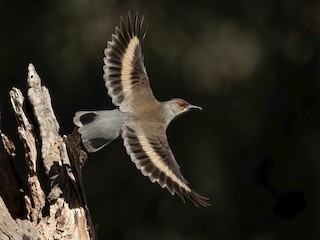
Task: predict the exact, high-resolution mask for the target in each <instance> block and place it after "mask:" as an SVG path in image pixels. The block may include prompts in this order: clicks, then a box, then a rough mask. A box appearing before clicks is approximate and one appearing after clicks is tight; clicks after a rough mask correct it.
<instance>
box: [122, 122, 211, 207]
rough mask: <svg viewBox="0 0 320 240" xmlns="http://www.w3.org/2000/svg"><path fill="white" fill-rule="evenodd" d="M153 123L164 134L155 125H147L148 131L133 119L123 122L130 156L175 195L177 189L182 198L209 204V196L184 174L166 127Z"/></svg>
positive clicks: (126, 145)
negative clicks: (171, 145)
mask: <svg viewBox="0 0 320 240" xmlns="http://www.w3.org/2000/svg"><path fill="white" fill-rule="evenodd" d="M125 122H126V121H125ZM154 127H155V128H157V129H154V130H155V132H158V133H159V130H160V132H161V133H162V134H152V132H153V131H152V130H153V129H149V128H148V129H149V131H147V130H146V128H145V127H144V126H140V125H139V123H138V124H137V123H133V122H132V121H127V123H125V124H124V125H123V127H122V130H123V132H122V138H123V139H124V145H125V147H126V150H127V153H128V154H129V155H130V157H131V160H132V161H133V162H134V163H135V164H136V167H137V168H138V169H140V170H141V172H142V174H143V175H145V176H148V177H149V178H150V180H151V181H152V182H156V181H157V182H158V183H159V185H160V186H161V187H163V188H164V187H166V188H167V189H168V190H169V192H170V193H171V194H172V195H174V194H175V193H176V194H177V195H178V196H179V197H180V198H181V199H182V200H183V201H184V196H186V197H187V198H189V199H190V200H191V201H192V202H193V203H194V204H195V205H196V206H198V204H200V205H202V206H205V207H207V206H209V205H210V204H209V203H208V200H209V199H208V198H205V197H203V196H201V195H199V194H198V193H196V192H195V191H193V190H192V189H191V188H190V187H189V186H188V182H187V181H186V180H185V179H184V177H183V176H182V174H181V172H180V167H179V166H178V164H177V162H176V160H175V158H174V156H173V153H172V151H171V149H170V147H169V144H168V140H167V137H166V134H165V129H163V128H162V127H161V126H154Z"/></svg>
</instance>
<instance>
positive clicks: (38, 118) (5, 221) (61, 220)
mask: <svg viewBox="0 0 320 240" xmlns="http://www.w3.org/2000/svg"><path fill="white" fill-rule="evenodd" d="M27 81H28V98H27V100H25V99H24V96H23V95H22V93H21V91H20V90H19V89H17V88H13V89H12V90H11V91H10V100H11V104H12V108H13V110H14V114H15V116H16V122H17V129H18V134H19V137H20V140H21V141H22V143H23V148H24V149H23V151H24V160H25V163H26V166H27V174H26V177H25V178H21V177H19V176H18V174H17V173H16V172H15V170H14V168H13V165H12V162H13V161H22V160H21V159H18V158H16V154H15V145H14V143H13V142H12V141H11V140H10V139H8V137H7V136H6V135H5V134H4V133H2V132H1V129H0V134H1V136H0V239H14V240H18V239H96V235H95V229H94V226H93V223H92V221H91V217H90V212H89V209H88V205H87V201H86V197H85V192H84V189H83V185H82V178H81V168H82V166H83V163H84V161H85V160H86V154H85V153H84V152H83V151H82V150H80V147H79V144H80V138H79V135H78V134H77V131H74V132H73V133H72V134H70V135H68V136H60V134H59V124H58V122H57V119H56V117H55V114H54V111H53V109H52V105H51V98H50V95H49V92H48V89H47V88H46V87H44V86H42V85H41V80H40V77H39V76H38V74H37V72H36V71H35V68H34V66H33V65H32V64H30V65H29V66H28V77H27Z"/></svg>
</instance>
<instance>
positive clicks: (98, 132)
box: [73, 109, 123, 152]
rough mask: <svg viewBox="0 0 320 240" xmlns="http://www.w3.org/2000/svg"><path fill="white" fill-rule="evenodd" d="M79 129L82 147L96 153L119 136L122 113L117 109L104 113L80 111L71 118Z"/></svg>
mask: <svg viewBox="0 0 320 240" xmlns="http://www.w3.org/2000/svg"><path fill="white" fill-rule="evenodd" d="M73 122H74V124H75V125H76V126H78V127H79V130H78V131H79V133H80V134H81V139H82V143H83V145H84V147H85V148H86V149H87V151H88V152H96V151H98V150H100V149H101V148H103V147H104V146H105V145H107V144H108V143H110V142H111V141H112V140H114V139H116V138H117V137H119V136H120V133H121V126H122V124H123V113H121V112H120V111H119V110H118V109H115V110H104V111H80V112H77V113H76V114H75V116H74V118H73Z"/></svg>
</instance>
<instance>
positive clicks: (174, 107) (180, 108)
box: [166, 98, 202, 124]
mask: <svg viewBox="0 0 320 240" xmlns="http://www.w3.org/2000/svg"><path fill="white" fill-rule="evenodd" d="M166 103H167V104H166V106H167V111H166V122H167V124H169V123H170V121H171V120H172V119H174V118H176V117H177V116H179V115H181V114H182V113H185V112H188V111H189V110H190V109H199V110H202V108H201V107H198V106H195V105H192V104H190V103H188V102H187V101H185V100H183V99H180V98H173V99H171V100H170V101H168V102H166Z"/></svg>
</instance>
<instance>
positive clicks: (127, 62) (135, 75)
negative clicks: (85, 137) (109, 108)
mask: <svg viewBox="0 0 320 240" xmlns="http://www.w3.org/2000/svg"><path fill="white" fill-rule="evenodd" d="M143 19H144V18H143V16H142V18H141V19H140V20H139V17H138V14H137V15H136V16H135V17H134V19H133V20H132V19H131V15H130V13H128V18H127V24H126V23H125V22H124V20H123V18H121V20H120V27H116V28H115V34H113V35H112V40H111V41H109V42H108V44H107V48H106V49H105V51H104V53H105V57H104V59H103V60H104V64H105V65H104V67H103V70H104V75H103V78H104V80H105V85H106V87H107V89H108V94H109V96H110V97H111V98H112V102H113V104H114V105H115V106H119V107H120V110H121V111H122V112H132V111H134V109H135V108H136V106H137V105H138V103H136V99H141V98H143V99H144V101H154V100H155V98H154V96H153V93H152V90H151V87H150V83H149V79H148V75H147V72H146V68H145V66H144V63H143V56H142V53H141V41H142V40H143V38H144V36H145V32H142V31H141V27H142V23H143Z"/></svg>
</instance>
